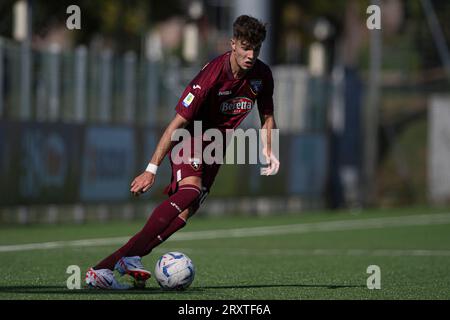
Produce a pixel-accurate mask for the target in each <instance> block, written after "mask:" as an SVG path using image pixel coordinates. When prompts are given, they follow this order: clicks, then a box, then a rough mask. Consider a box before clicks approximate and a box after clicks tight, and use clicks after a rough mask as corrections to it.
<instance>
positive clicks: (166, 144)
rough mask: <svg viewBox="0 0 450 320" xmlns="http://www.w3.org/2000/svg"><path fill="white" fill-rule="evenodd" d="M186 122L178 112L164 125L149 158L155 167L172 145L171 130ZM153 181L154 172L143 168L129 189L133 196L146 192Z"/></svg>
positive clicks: (186, 123)
mask: <svg viewBox="0 0 450 320" xmlns="http://www.w3.org/2000/svg"><path fill="white" fill-rule="evenodd" d="M188 123H189V121H188V120H186V119H185V118H183V117H182V116H181V115H179V114H178V113H177V114H176V115H175V117H174V118H173V119H172V121H171V122H170V123H169V125H168V126H167V127H166V130H164V133H163V135H162V136H161V139H160V140H159V142H158V145H157V146H156V150H155V152H154V153H153V156H152V158H151V160H150V164H152V165H154V166H156V167H158V166H159V165H160V164H161V162H162V161H163V159H164V157H165V156H166V154H167V153H168V152H169V150H170V148H171V146H172V140H171V137H172V134H173V132H174V131H175V130H177V129H180V128H184V127H186V126H187V125H188ZM154 182H155V174H154V173H152V172H150V171H147V170H145V171H144V172H143V173H141V174H140V175H139V176H137V177H136V178H135V179H134V180H133V182H132V183H131V189H130V191H131V193H133V194H134V195H135V196H138V195H140V194H141V193H143V192H146V191H147V190H148V189H150V188H151V187H152V185H153V183H154Z"/></svg>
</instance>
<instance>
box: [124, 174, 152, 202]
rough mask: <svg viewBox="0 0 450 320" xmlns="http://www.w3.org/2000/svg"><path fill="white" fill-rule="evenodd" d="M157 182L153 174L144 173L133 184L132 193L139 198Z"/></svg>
mask: <svg viewBox="0 0 450 320" xmlns="http://www.w3.org/2000/svg"><path fill="white" fill-rule="evenodd" d="M154 182H155V175H154V174H153V173H151V172H148V171H144V172H143V173H141V174H140V175H139V176H137V177H136V178H135V179H134V180H133V182H132V183H131V189H130V191H131V193H132V194H133V195H135V196H139V195H140V194H141V193H144V192H147V190H148V189H150V188H151V187H152V185H153V183H154Z"/></svg>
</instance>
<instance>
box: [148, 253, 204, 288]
mask: <svg viewBox="0 0 450 320" xmlns="http://www.w3.org/2000/svg"><path fill="white" fill-rule="evenodd" d="M194 276H195V267H194V264H193V263H192V260H191V259H189V257H188V256H187V255H185V254H184V253H181V252H168V253H166V254H164V255H163V256H162V257H161V258H159V259H158V261H157V262H156V266H155V279H156V281H157V282H158V284H159V285H160V286H161V288H163V289H167V290H184V289H186V288H187V287H189V286H190V285H191V283H192V281H194Z"/></svg>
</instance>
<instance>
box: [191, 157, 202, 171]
mask: <svg viewBox="0 0 450 320" xmlns="http://www.w3.org/2000/svg"><path fill="white" fill-rule="evenodd" d="M189 161H190V162H191V167H192V168H193V169H194V170H195V171H197V170H198V169H199V168H200V161H199V160H198V159H192V158H190V159H189Z"/></svg>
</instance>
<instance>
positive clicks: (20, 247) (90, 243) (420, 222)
mask: <svg viewBox="0 0 450 320" xmlns="http://www.w3.org/2000/svg"><path fill="white" fill-rule="evenodd" d="M449 223H450V213H442V214H425V215H412V216H402V217H385V218H372V219H353V220H338V221H329V222H313V223H302V224H292V225H281V226H270V227H252V228H238V229H222V230H207V231H190V232H180V233H177V234H174V235H173V236H172V237H171V238H170V239H169V240H168V241H187V240H207V239H225V238H244V237H258V236H267V235H282V234H301V233H310V232H331V231H347V230H361V229H380V228H391V227H405V226H424V225H436V224H437V225H439V224H449ZM129 239H130V237H115V238H101V239H83V240H73V241H52V242H42V243H28V244H17V245H2V246H0V253H1V252H15V251H25V250H46V249H56V248H63V247H76V248H79V247H94V246H108V245H121V244H124V243H126V242H127V241H128V240H129Z"/></svg>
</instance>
